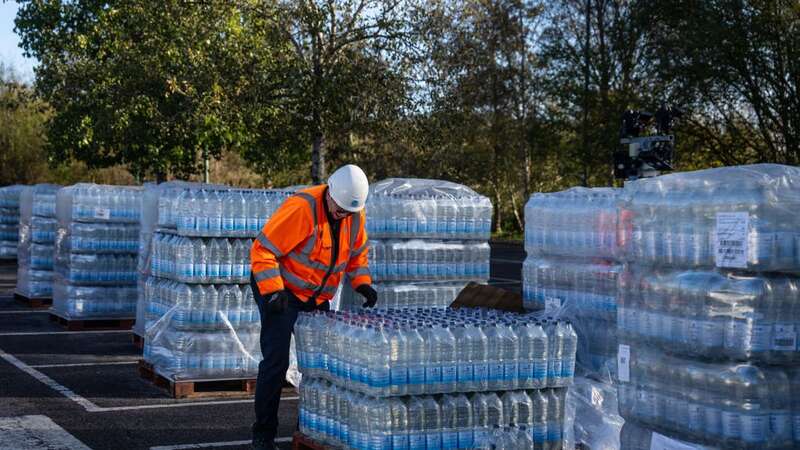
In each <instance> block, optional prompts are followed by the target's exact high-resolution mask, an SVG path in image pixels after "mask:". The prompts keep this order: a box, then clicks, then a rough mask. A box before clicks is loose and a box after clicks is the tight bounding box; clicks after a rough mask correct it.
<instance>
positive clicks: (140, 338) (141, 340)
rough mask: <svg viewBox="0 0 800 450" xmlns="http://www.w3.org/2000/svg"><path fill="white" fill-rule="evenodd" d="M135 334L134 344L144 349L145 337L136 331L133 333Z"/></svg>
mask: <svg viewBox="0 0 800 450" xmlns="http://www.w3.org/2000/svg"><path fill="white" fill-rule="evenodd" d="M131 335H132V336H133V345H134V346H135V347H136V348H138V349H139V350H144V337H143V336H139V335H138V334H136V333H131Z"/></svg>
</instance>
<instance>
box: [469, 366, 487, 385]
mask: <svg viewBox="0 0 800 450" xmlns="http://www.w3.org/2000/svg"><path fill="white" fill-rule="evenodd" d="M472 367H473V369H474V380H475V381H476V382H481V381H486V380H488V379H489V365H488V364H486V363H478V364H474V365H473V366H472Z"/></svg>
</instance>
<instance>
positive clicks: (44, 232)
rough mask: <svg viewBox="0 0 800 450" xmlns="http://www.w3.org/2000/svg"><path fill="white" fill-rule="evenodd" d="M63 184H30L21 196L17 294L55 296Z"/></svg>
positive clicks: (28, 297) (38, 296)
mask: <svg viewBox="0 0 800 450" xmlns="http://www.w3.org/2000/svg"><path fill="white" fill-rule="evenodd" d="M58 189H59V186H56V185H52V184H37V185H34V186H26V187H25V189H24V190H23V191H22V194H21V196H20V222H19V254H18V257H17V260H18V269H17V288H16V291H15V292H16V294H18V295H20V296H22V297H24V298H26V299H45V298H51V297H52V296H53V264H54V258H55V236H56V229H57V227H58V222H57V221H56V208H55V206H56V191H57V190H58Z"/></svg>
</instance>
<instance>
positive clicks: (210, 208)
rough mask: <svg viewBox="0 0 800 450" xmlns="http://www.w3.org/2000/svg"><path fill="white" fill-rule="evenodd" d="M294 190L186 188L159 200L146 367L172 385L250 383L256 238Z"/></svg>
mask: <svg viewBox="0 0 800 450" xmlns="http://www.w3.org/2000/svg"><path fill="white" fill-rule="evenodd" d="M290 194H291V192H290V191H286V190H252V189H232V188H226V187H222V186H214V187H212V186H198V185H191V186H185V185H184V186H181V187H179V188H170V189H164V190H163V192H162V194H161V195H160V197H159V200H158V213H157V226H156V228H155V230H154V232H153V233H152V239H151V242H150V245H149V256H148V257H147V261H146V262H147V268H146V269H145V270H146V273H147V278H146V281H145V283H144V311H143V314H144V328H145V344H144V358H145V361H147V362H148V363H150V364H152V365H153V367H154V368H155V370H156V371H157V372H158V373H160V374H162V375H163V376H166V377H168V378H172V379H209V378H249V377H254V376H255V375H256V373H257V371H258V363H259V361H260V360H261V353H260V346H259V341H258V338H259V332H260V318H259V315H258V309H257V305H256V303H255V300H254V299H253V292H252V290H251V288H250V285H249V280H250V247H251V245H252V237H253V236H255V235H256V234H257V233H258V231H259V230H260V229H261V228H262V227H263V225H264V223H265V222H266V221H267V220H268V219H269V216H270V215H271V214H272V213H273V212H274V211H275V210H276V209H277V208H278V206H280V204H281V203H282V202H283V200H284V199H286V198H287V197H288V196H289V195H290Z"/></svg>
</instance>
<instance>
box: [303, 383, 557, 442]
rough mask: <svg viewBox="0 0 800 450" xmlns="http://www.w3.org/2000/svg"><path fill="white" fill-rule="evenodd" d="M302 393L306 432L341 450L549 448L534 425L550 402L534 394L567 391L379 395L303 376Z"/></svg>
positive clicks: (542, 395) (546, 395) (543, 420)
mask: <svg viewBox="0 0 800 450" xmlns="http://www.w3.org/2000/svg"><path fill="white" fill-rule="evenodd" d="M299 391H300V411H299V426H300V431H301V432H302V433H303V434H305V435H307V436H309V437H312V438H313V439H315V440H318V441H319V442H321V443H324V444H328V445H336V446H339V447H343V448H396V449H426V448H489V447H490V446H492V445H494V446H495V447H492V448H524V449H534V448H545V447H544V444H545V442H544V441H541V440H540V441H538V442H537V441H535V440H534V437H533V436H538V434H537V433H538V432H536V433H535V432H533V431H532V430H531V428H532V427H535V426H538V427H540V428H541V424H543V423H544V422H545V421H546V420H547V419H548V417H547V416H546V412H545V413H537V408H538V411H546V405H545V406H544V409H542V405H538V406H537V404H536V400H534V398H535V397H538V398H540V399H545V398H546V397H550V396H551V394H552V395H555V397H556V398H558V397H560V396H562V395H563V393H551V392H549V390H545V391H509V392H505V393H503V395H502V399H501V398H500V397H499V396H498V395H497V394H495V393H487V394H484V393H476V394H473V395H471V396H466V395H464V394H457V395H450V394H445V395H442V396H427V395H426V396H409V397H400V398H375V397H370V396H367V395H362V394H359V393H354V392H351V391H348V390H347V389H344V388H342V387H340V386H336V385H335V384H331V383H330V382H328V381H327V380H322V379H318V378H309V379H304V380H303V383H302V384H301V385H300V388H299ZM544 401H545V404H546V400H544ZM506 408H507V409H508V412H506ZM531 424H533V425H531ZM503 436H505V437H503ZM500 442H505V444H503V445H507V447H500V446H499V445H500V444H499V443H500ZM547 448H555V447H547Z"/></svg>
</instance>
